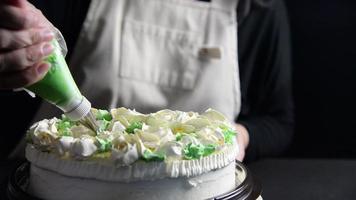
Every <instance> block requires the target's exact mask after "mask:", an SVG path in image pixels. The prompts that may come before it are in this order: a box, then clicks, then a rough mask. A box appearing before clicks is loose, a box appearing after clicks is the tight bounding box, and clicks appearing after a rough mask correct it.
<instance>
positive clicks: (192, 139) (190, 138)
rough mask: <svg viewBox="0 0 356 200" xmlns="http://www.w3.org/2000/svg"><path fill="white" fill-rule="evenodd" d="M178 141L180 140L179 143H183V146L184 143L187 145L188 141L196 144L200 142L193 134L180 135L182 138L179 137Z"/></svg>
mask: <svg viewBox="0 0 356 200" xmlns="http://www.w3.org/2000/svg"><path fill="white" fill-rule="evenodd" d="M179 142H180V143H181V144H183V145H184V146H185V145H188V144H190V143H192V144H196V145H198V144H200V142H199V141H198V139H197V138H195V137H194V136H191V135H184V136H183V137H182V139H181V140H180V141H179Z"/></svg>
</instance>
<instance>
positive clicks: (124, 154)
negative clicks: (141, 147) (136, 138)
mask: <svg viewBox="0 0 356 200" xmlns="http://www.w3.org/2000/svg"><path fill="white" fill-rule="evenodd" d="M111 159H112V160H113V161H114V162H115V164H116V165H118V166H122V165H124V166H128V165H130V164H132V163H134V162H135V161H136V160H138V151H137V147H136V144H133V145H132V144H130V143H128V142H127V141H125V138H124V137H118V138H116V139H115V140H114V141H113V149H112V153H111Z"/></svg>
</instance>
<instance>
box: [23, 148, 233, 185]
mask: <svg viewBox="0 0 356 200" xmlns="http://www.w3.org/2000/svg"><path fill="white" fill-rule="evenodd" d="M235 147H236V146H233V147H230V148H227V149H225V151H223V152H221V153H218V154H212V155H209V156H206V157H202V158H200V159H198V160H174V161H171V162H144V161H138V162H135V163H133V164H131V165H130V166H121V167H119V168H118V167H117V166H115V163H111V164H110V163H109V162H108V163H98V162H95V161H90V160H71V159H60V158H59V157H58V156H56V155H55V154H51V153H46V152H41V151H39V150H37V149H36V148H34V147H33V146H32V145H28V146H27V147H26V158H27V159H28V160H29V161H30V162H31V163H32V164H34V165H36V166H39V167H41V168H44V169H48V170H51V171H56V172H58V173H60V174H63V175H66V176H73V177H82V178H95V179H98V180H104V181H121V182H132V181H137V180H154V179H160V178H164V177H171V178H176V177H181V176H185V177H192V176H197V175H200V174H203V173H206V172H209V171H211V170H215V169H219V168H222V167H225V166H227V165H228V164H230V163H231V162H234V161H235V157H236V148H235ZM99 172H100V173H99Z"/></svg>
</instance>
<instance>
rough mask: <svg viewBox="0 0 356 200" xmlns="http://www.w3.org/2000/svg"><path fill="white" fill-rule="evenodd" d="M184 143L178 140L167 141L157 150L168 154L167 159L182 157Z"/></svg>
mask: <svg viewBox="0 0 356 200" xmlns="http://www.w3.org/2000/svg"><path fill="white" fill-rule="evenodd" d="M182 148H183V146H182V144H180V143H178V142H174V141H171V142H166V143H164V144H162V145H161V146H160V147H159V148H158V149H157V151H156V152H158V153H161V154H163V155H166V158H167V159H180V158H181V157H182Z"/></svg>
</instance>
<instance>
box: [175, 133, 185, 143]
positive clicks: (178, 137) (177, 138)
mask: <svg viewBox="0 0 356 200" xmlns="http://www.w3.org/2000/svg"><path fill="white" fill-rule="evenodd" d="M183 136H184V134H183V133H177V134H176V141H177V142H178V141H180V140H181V139H182V137H183Z"/></svg>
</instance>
